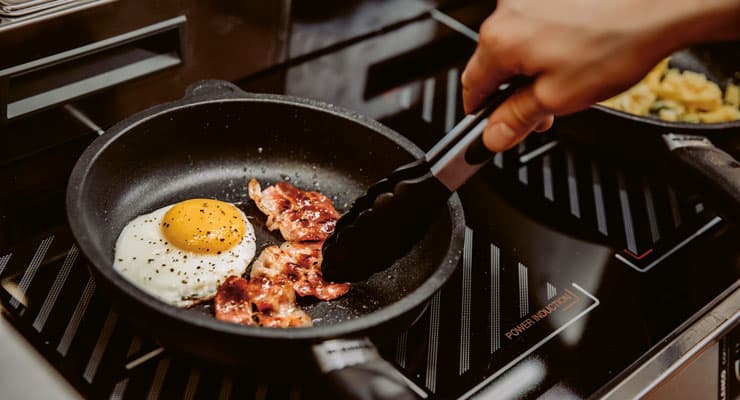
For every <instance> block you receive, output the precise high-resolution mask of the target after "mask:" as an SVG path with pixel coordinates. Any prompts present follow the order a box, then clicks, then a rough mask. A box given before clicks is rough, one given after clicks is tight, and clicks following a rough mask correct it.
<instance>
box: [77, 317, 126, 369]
mask: <svg viewBox="0 0 740 400" xmlns="http://www.w3.org/2000/svg"><path fill="white" fill-rule="evenodd" d="M116 322H118V315H117V314H116V313H115V312H113V311H108V316H107V317H106V318H105V323H103V329H101V331H100V336H99V337H98V341H97V342H96V343H95V348H94V349H93V352H92V356H90V360H88V362H87V366H86V367H85V371H84V372H83V373H82V377H83V378H84V379H85V380H86V381H87V382H88V383H92V381H93V378H95V373H96V372H97V371H98V366H100V360H102V359H103V354H104V353H105V349H106V348H107V347H108V341H109V340H110V337H111V335H112V334H113V330H114V329H115V327H116Z"/></svg>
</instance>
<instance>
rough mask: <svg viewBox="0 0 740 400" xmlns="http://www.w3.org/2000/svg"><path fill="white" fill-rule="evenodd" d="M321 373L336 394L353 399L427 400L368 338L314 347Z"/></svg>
mask: <svg viewBox="0 0 740 400" xmlns="http://www.w3.org/2000/svg"><path fill="white" fill-rule="evenodd" d="M312 352H313V356H314V358H315V360H316V363H317V364H318V367H319V370H321V372H322V373H324V374H326V376H327V378H328V379H329V380H330V381H331V383H332V384H333V385H334V388H335V389H336V391H337V394H339V395H341V396H342V397H343V398H345V399H354V400H412V399H421V398H426V397H427V396H428V395H427V393H426V392H424V391H423V389H420V388H418V387H416V388H413V389H412V388H411V387H409V384H408V382H409V380H408V379H407V378H406V377H405V376H404V375H403V374H402V373H401V372H399V371H398V370H397V369H396V367H394V366H393V365H392V364H391V363H389V362H388V361H385V360H384V359H383V358H382V357H381V356H380V354H378V350H377V349H376V348H375V345H374V344H373V343H372V342H371V341H370V339H368V338H362V339H332V340H327V341H325V342H322V343H318V344H315V345H313V348H312Z"/></svg>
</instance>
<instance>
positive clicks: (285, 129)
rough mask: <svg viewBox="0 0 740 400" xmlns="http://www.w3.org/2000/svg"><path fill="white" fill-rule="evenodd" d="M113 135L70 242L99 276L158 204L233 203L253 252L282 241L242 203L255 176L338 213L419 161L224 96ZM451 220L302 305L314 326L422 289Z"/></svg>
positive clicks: (94, 164) (387, 144)
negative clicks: (347, 284) (404, 251)
mask: <svg viewBox="0 0 740 400" xmlns="http://www.w3.org/2000/svg"><path fill="white" fill-rule="evenodd" d="M110 135H112V136H111V137H109V138H107V139H105V140H103V141H104V142H105V143H104V144H102V145H99V146H98V147H99V148H98V149H96V151H95V154H94V155H91V157H92V160H91V162H90V163H89V168H88V169H87V171H85V172H86V173H87V175H86V176H85V177H84V178H83V179H82V181H81V189H80V190H81V192H82V193H83V194H82V196H80V197H79V199H80V201H81V202H82V204H79V205H78V207H74V208H75V209H77V210H80V211H79V213H78V214H76V218H80V221H78V223H79V225H80V226H82V227H83V229H82V231H84V232H85V235H84V237H82V238H80V237H78V238H77V239H78V240H79V241H84V242H86V243H84V244H83V243H81V245H82V247H83V250H86V253H88V254H87V255H88V257H90V258H92V259H93V260H96V259H98V261H101V260H104V261H103V262H102V263H101V262H97V263H96V265H97V268H100V269H106V270H110V269H111V264H112V260H113V251H114V244H115V241H116V238H117V237H118V235H119V233H120V231H121V229H122V228H123V226H124V225H125V224H126V223H127V222H128V221H130V220H131V219H132V218H134V217H136V216H138V215H141V214H143V213H147V212H150V211H153V210H155V209H157V208H159V207H162V206H165V205H168V204H172V203H175V202H178V201H181V200H184V199H188V198H195V197H207V198H217V199H220V200H225V201H230V202H233V203H236V204H237V205H239V206H240V207H241V208H242V210H243V211H245V213H246V214H247V215H248V217H249V218H250V221H251V222H252V224H253V226H254V227H255V230H256V233H257V247H258V249H257V251H258V253H259V251H260V250H261V249H262V248H263V247H265V246H267V245H270V244H279V243H281V242H282V241H283V240H282V238H281V236H280V234H279V233H276V232H269V231H268V230H267V229H266V228H265V225H264V221H265V217H264V215H262V214H261V213H260V212H259V211H258V210H257V209H256V207H254V205H253V203H252V202H251V201H250V200H249V198H248V196H247V191H246V184H247V181H248V180H249V179H250V178H257V179H258V180H259V181H260V182H261V183H262V184H263V187H264V186H265V185H269V184H272V183H275V182H278V181H289V182H290V183H292V184H294V185H296V186H298V187H300V188H304V189H311V190H318V191H320V192H322V193H324V194H325V195H327V196H329V197H330V198H331V199H332V200H333V202H334V204H335V206H336V207H337V208H338V209H339V210H340V212H341V211H344V210H346V209H347V208H348V207H349V205H350V204H351V202H352V200H353V199H354V198H356V197H357V196H359V195H361V194H362V193H363V192H364V191H365V189H366V188H367V187H368V186H369V185H370V184H372V183H374V182H375V181H376V180H378V179H379V178H382V177H383V176H385V175H387V174H388V173H389V172H390V171H392V170H393V169H394V168H396V167H397V166H399V165H401V164H403V163H405V162H408V161H411V160H412V159H414V158H415V157H417V156H419V154H418V150H416V152H417V154H412V153H411V152H412V151H414V150H410V147H409V146H408V144H407V143H406V142H404V141H401V144H402V145H403V147H407V148H403V147H402V146H401V145H399V144H398V143H396V142H394V140H392V139H390V138H389V137H387V136H385V135H383V134H380V133H379V132H378V130H376V129H374V128H373V127H371V126H367V125H365V124H360V123H357V121H354V120H352V119H350V118H345V117H342V116H341V115H338V114H337V115H335V114H333V113H332V112H326V111H321V110H318V109H316V108H314V107H311V106H303V107H296V106H295V105H294V104H285V103H282V102H280V101H273V102H265V101H249V100H244V99H242V100H222V101H216V102H213V101H212V102H205V103H201V104H196V105H189V106H183V107H181V108H179V109H176V110H173V111H169V112H168V113H167V114H166V115H164V116H162V115H160V116H158V117H154V118H149V119H147V120H144V121H143V122H139V123H136V124H135V125H134V126H132V127H130V128H126V129H123V130H116V129H114V131H113V132H112V133H110ZM93 146H95V144H94V145H93ZM73 214H74V213H73ZM399 223H403V221H399ZM452 224H453V223H452V221H451V217H450V215H449V213H444V215H442V216H441V217H440V220H439V222H438V223H437V224H436V226H435V227H434V229H432V230H431V231H430V233H429V234H428V235H427V237H426V238H425V239H424V240H423V241H422V243H420V244H419V245H418V246H416V248H414V249H413V251H412V252H411V253H410V254H409V255H408V256H406V257H404V258H403V259H401V260H399V261H398V262H397V263H396V264H395V265H394V266H393V267H391V268H390V269H389V270H387V271H385V272H382V273H379V274H376V275H375V276H374V277H372V278H371V279H370V280H368V281H366V282H361V283H357V284H355V285H354V286H353V288H352V290H351V291H350V292H349V294H348V295H346V296H345V297H343V298H341V299H338V300H336V301H332V302H305V303H303V305H304V307H305V308H306V309H307V311H308V312H309V314H311V315H312V317H313V318H314V325H315V326H321V325H328V324H334V323H337V322H340V321H344V320H347V319H351V318H354V317H357V316H359V315H363V314H366V313H369V312H372V311H375V310H378V309H380V308H382V307H384V306H387V305H389V304H391V303H393V302H395V301H397V300H399V299H401V298H402V297H404V296H406V295H407V294H408V293H410V292H412V291H413V290H414V289H415V288H417V287H419V286H420V285H421V284H422V283H423V282H424V281H425V280H426V279H427V278H428V277H430V276H431V275H432V273H433V272H434V271H435V270H436V269H437V267H438V265H439V264H440V262H441V261H442V260H443V259H444V258H445V255H446V254H447V252H448V250H449V246H450V241H451V232H452V230H453V229H452ZM377 251H382V249H377ZM100 264H103V265H100ZM119 284H123V285H125V283H124V282H119ZM136 292H138V291H136ZM137 295H138V296H146V294H144V293H143V292H138V293H137ZM204 309H205V308H204V307H200V308H198V307H196V308H195V309H194V310H189V311H183V312H185V313H198V312H199V311H203V310H204Z"/></svg>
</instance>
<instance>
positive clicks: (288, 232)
mask: <svg viewBox="0 0 740 400" xmlns="http://www.w3.org/2000/svg"><path fill="white" fill-rule="evenodd" d="M249 197H250V198H251V199H252V200H254V202H255V203H256V204H257V207H258V208H259V209H260V210H261V211H262V212H263V213H265V214H266V215H267V228H268V229H270V230H275V229H279V230H280V233H281V234H282V235H283V238H285V240H287V241H292V242H304V241H321V240H326V238H327V237H329V235H331V233H332V232H333V231H334V226H335V225H336V223H337V219H339V213H338V212H337V210H336V209H334V206H333V205H332V204H331V200H329V198H328V197H326V196H324V195H323V194H321V193H319V192H307V191H304V190H301V189H298V188H296V187H295V186H293V185H291V184H290V183H287V182H280V183H276V184H275V185H273V186H270V187H268V188H267V189H265V190H262V188H261V187H260V184H259V182H257V180H256V179H252V180H250V181H249Z"/></svg>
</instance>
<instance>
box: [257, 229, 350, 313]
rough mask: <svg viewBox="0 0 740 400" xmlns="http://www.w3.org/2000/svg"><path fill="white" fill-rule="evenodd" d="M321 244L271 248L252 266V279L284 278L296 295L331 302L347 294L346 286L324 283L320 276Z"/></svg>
mask: <svg viewBox="0 0 740 400" xmlns="http://www.w3.org/2000/svg"><path fill="white" fill-rule="evenodd" d="M321 245H322V242H304V243H296V242H285V243H283V244H282V245H281V246H280V247H277V246H270V247H267V248H265V249H264V250H262V253H261V254H260V256H259V257H258V258H257V260H255V261H254V264H252V272H251V273H250V276H251V277H252V279H255V278H258V277H264V278H267V279H271V280H275V279H280V278H281V277H285V279H287V280H289V281H291V282H293V289H295V292H296V293H298V295H299V296H301V297H304V296H314V297H316V298H318V299H321V300H333V299H336V298H337V297H340V296H343V295H344V294H345V293H347V291H349V287H350V284H349V283H333V282H331V283H330V282H326V281H325V280H324V277H323V274H322V273H321V261H322V255H321Z"/></svg>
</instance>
